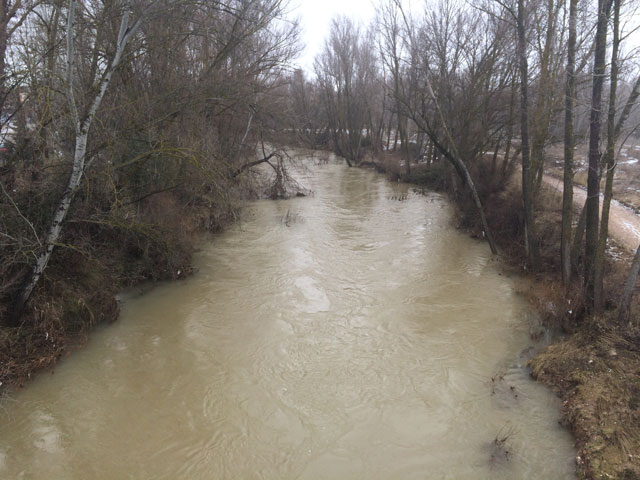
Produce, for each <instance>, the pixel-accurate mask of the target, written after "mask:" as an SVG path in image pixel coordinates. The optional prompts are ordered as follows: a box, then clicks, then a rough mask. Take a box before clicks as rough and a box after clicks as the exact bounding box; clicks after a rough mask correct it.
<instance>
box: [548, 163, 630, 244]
mask: <svg viewBox="0 0 640 480" xmlns="http://www.w3.org/2000/svg"><path fill="white" fill-rule="evenodd" d="M544 183H546V184H547V185H549V186H550V187H552V188H554V189H555V190H557V191H558V192H560V193H562V180H560V179H558V178H556V177H552V176H551V175H545V176H544ZM586 199H587V191H586V190H585V189H584V188H582V187H580V186H577V185H574V187H573V204H574V205H575V206H576V207H577V208H579V209H581V208H582V207H583V206H584V202H585V200H586ZM560 201H562V198H560ZM600 211H601V212H602V195H600ZM609 235H610V236H611V237H613V238H614V239H615V240H616V241H617V242H618V243H619V244H620V245H622V246H623V247H625V248H626V249H628V250H630V251H635V249H636V248H638V245H640V216H638V215H636V214H635V213H634V212H633V210H631V209H630V208H628V207H625V206H624V205H622V204H620V203H619V202H617V201H616V200H613V201H612V202H611V213H610V215H609Z"/></svg>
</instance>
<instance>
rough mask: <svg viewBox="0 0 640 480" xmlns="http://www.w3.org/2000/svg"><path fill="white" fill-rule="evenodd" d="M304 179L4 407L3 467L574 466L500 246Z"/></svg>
mask: <svg viewBox="0 0 640 480" xmlns="http://www.w3.org/2000/svg"><path fill="white" fill-rule="evenodd" d="M311 163H312V162H311V161H307V163H306V164H307V165H311ZM297 175H298V177H299V179H300V181H301V183H302V184H304V185H305V186H306V187H308V188H311V189H312V190H313V192H314V194H313V195H312V196H309V197H307V198H296V199H291V200H287V201H260V202H256V203H255V204H253V205H251V206H249V207H248V208H247V211H246V212H245V214H244V219H243V220H242V221H241V222H240V223H239V224H238V225H237V226H236V227H234V228H232V229H230V230H229V231H227V232H226V233H223V234H220V235H217V236H215V237H214V238H213V239H212V240H211V241H208V242H206V243H205V244H204V245H203V248H202V251H201V252H200V253H199V254H198V256H197V258H196V262H197V265H198V267H199V271H198V272H197V273H196V274H195V275H194V276H192V277H191V278H189V279H187V280H185V281H183V282H178V283H170V284H163V285H159V286H157V287H155V288H154V289H152V290H151V291H150V292H147V293H145V294H143V295H133V294H129V295H128V296H125V297H124V298H123V309H122V315H121V318H120V320H119V321H118V322H117V323H116V324H114V325H111V326H108V327H103V328H100V329H98V331H96V332H94V334H93V335H92V338H91V341H90V343H89V344H88V345H87V347H86V348H84V349H83V350H81V351H79V352H77V353H75V354H74V355H73V356H72V357H71V358H70V359H68V360H65V361H64V362H63V363H62V364H61V365H60V366H59V367H58V368H57V369H56V371H55V375H47V374H43V375H40V376H39V377H38V378H37V379H36V380H35V381H33V382H31V384H30V385H28V386H27V388H25V390H24V391H22V392H19V393H17V394H15V395H14V396H13V397H11V398H9V399H5V400H4V401H3V403H2V404H0V478H7V479H18V478H35V479H126V478H130V479H367V480H372V479H404V480H406V479H488V478H491V479H552V478H553V479H570V478H574V477H573V473H572V472H573V458H574V455H575V452H574V451H573V449H572V445H571V443H572V441H571V438H570V436H569V434H568V433H567V432H566V431H564V430H563V429H562V428H561V427H560V426H559V425H558V418H559V405H558V403H559V402H558V400H557V399H556V398H555V397H554V396H553V395H552V394H551V393H550V392H549V391H547V390H546V389H545V388H543V387H542V386H541V385H538V384H536V383H534V382H532V381H531V380H530V379H529V377H528V373H527V371H526V368H525V367H524V364H525V363H526V351H527V349H528V348H529V347H530V346H531V340H530V336H531V335H530V332H531V328H532V327H531V325H532V323H535V315H534V314H533V313H532V312H531V311H530V309H529V307H528V306H527V304H526V302H525V301H524V300H523V299H522V298H520V297H519V296H518V295H517V294H516V293H515V291H514V284H513V282H512V280H510V279H509V278H507V277H506V276H505V275H502V274H501V272H500V269H499V268H498V266H497V265H496V264H495V263H494V261H493V260H492V258H491V254H490V253H489V249H488V247H487V246H486V245H485V244H484V243H482V242H478V241H474V240H472V239H470V238H468V237H467V236H465V235H463V234H461V233H460V232H457V231H456V230H455V229H454V228H453V227H452V226H451V214H452V212H451V209H450V208H449V206H448V205H447V203H446V202H445V201H444V200H443V199H442V198H441V197H440V196H439V195H437V194H427V195H421V194H417V193H412V192H411V190H410V187H408V186H406V185H402V184H393V183H389V182H387V181H386V180H385V179H384V178H383V177H382V176H378V175H376V174H375V173H373V172H370V171H363V170H359V169H349V168H347V167H345V166H343V165H340V164H338V163H337V162H329V163H328V164H323V165H318V166H313V167H310V168H305V169H301V168H299V169H298V172H297ZM492 377H493V381H492ZM507 436H508V437H509V438H508V439H507V440H506V442H505V448H506V449H507V450H508V453H505V451H504V449H503V448H500V446H497V445H495V443H494V439H495V438H496V437H498V438H501V439H502V438H504V437H507Z"/></svg>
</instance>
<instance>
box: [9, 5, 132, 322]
mask: <svg viewBox="0 0 640 480" xmlns="http://www.w3.org/2000/svg"><path fill="white" fill-rule="evenodd" d="M75 6H76V0H69V15H68V22H67V97H68V100H69V103H70V107H71V112H72V115H73V116H74V117H75V121H76V140H75V149H74V155H73V168H72V170H71V176H70V177H69V183H68V184H67V188H66V189H65V191H64V193H63V194H62V197H61V198H60V202H59V203H58V208H56V211H55V213H54V215H53V219H52V220H51V224H50V226H49V230H48V232H47V236H46V237H45V242H44V250H43V251H42V252H41V253H40V254H39V255H38V257H37V258H36V261H35V263H34V265H33V267H32V269H31V272H30V273H29V275H28V276H27V278H26V279H25V282H24V284H23V287H22V290H21V291H20V293H19V294H18V296H17V298H16V300H15V303H14V308H13V312H12V315H11V318H10V322H9V323H10V324H13V325H14V326H15V325H17V324H18V322H19V319H20V317H21V316H22V312H23V311H24V308H25V306H26V304H27V302H28V301H29V298H30V297H31V294H32V293H33V289H34V288H35V287H36V285H37V284H38V281H39V280H40V277H41V276H42V273H43V272H44V270H45V268H46V267H47V264H48V263H49V259H50V258H51V253H52V252H53V250H54V248H55V246H56V244H57V243H58V239H59V238H60V234H61V232H62V226H63V224H64V220H65V218H66V216H67V213H68V212H69V207H70V206H71V201H72V200H73V197H74V195H75V193H76V191H77V190H78V187H79V186H80V182H81V180H82V175H83V173H84V168H85V162H86V152H87V141H88V138H89V129H90V128H91V124H92V123H93V119H94V117H95V115H96V112H97V111H98V108H99V107H100V103H101V102H102V99H103V97H104V94H105V93H106V91H107V88H108V87H109V83H110V82H111V77H112V76H113V72H114V71H115V69H116V68H117V67H118V65H119V64H120V60H121V59H122V54H123V53H124V49H125V47H126V46H127V43H128V42H129V40H130V39H131V37H132V36H133V35H134V34H135V32H136V31H137V30H138V28H139V27H140V24H141V18H142V17H141V18H140V19H138V20H137V21H136V22H135V23H134V24H133V25H132V26H131V27H130V26H129V11H128V9H129V5H128V3H125V6H124V12H123V15H122V21H121V22H120V31H119V34H118V40H117V44H116V53H115V55H114V57H113V59H112V60H111V63H110V64H109V67H108V68H107V70H106V71H105V73H104V76H103V77H102V79H101V80H100V87H99V89H98V93H97V94H96V96H95V97H94V98H93V101H92V102H91V104H90V107H89V110H88V111H87V113H86V115H85V117H84V118H82V119H81V118H79V116H78V110H77V106H76V103H75V97H74V93H73V53H74V39H73V18H74V12H75Z"/></svg>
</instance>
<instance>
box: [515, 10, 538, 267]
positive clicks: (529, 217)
mask: <svg viewBox="0 0 640 480" xmlns="http://www.w3.org/2000/svg"><path fill="white" fill-rule="evenodd" d="M517 31H518V59H519V64H520V131H521V138H522V201H523V206H524V230H525V244H526V246H527V253H528V255H529V263H530V264H531V268H532V269H533V270H534V271H535V270H536V268H537V266H538V244H537V238H536V230H535V219H534V213H533V195H532V194H533V192H532V187H533V182H532V175H531V173H532V172H531V156H530V153H531V150H530V148H529V110H528V103H529V98H528V82H529V65H528V61H527V51H526V38H525V24H524V0H518V19H517Z"/></svg>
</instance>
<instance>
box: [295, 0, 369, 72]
mask: <svg viewBox="0 0 640 480" xmlns="http://www.w3.org/2000/svg"><path fill="white" fill-rule="evenodd" d="M291 6H292V7H293V12H292V13H293V15H294V16H297V17H299V18H300V20H301V22H302V40H303V42H304V43H305V45H306V48H305V50H304V52H303V53H302V56H301V57H300V59H299V60H298V62H299V64H300V66H301V67H302V68H304V69H305V70H306V71H309V72H311V71H312V70H313V58H314V57H315V55H316V54H317V53H318V52H319V51H320V50H321V49H322V45H323V44H324V40H325V38H326V36H327V34H328V32H329V26H330V24H331V20H332V19H333V17H335V16H336V15H345V16H348V17H351V18H353V19H354V20H356V21H361V22H362V23H363V24H366V23H367V22H368V21H369V20H371V19H372V18H373V16H374V15H375V8H374V7H373V2H372V0H320V1H317V0H293V1H292V3H291Z"/></svg>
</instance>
